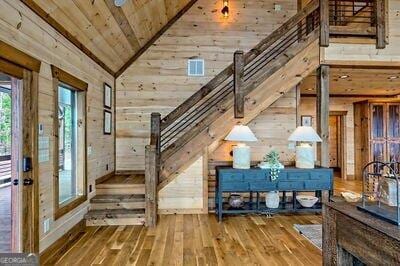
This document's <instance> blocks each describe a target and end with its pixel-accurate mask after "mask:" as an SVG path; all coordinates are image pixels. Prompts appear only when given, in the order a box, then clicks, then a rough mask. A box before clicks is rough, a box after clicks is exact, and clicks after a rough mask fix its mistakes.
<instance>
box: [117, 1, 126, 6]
mask: <svg viewBox="0 0 400 266" xmlns="http://www.w3.org/2000/svg"><path fill="white" fill-rule="evenodd" d="M125 2H126V0H114V5H115V6H116V7H121V6H123V5H124V4H125Z"/></svg>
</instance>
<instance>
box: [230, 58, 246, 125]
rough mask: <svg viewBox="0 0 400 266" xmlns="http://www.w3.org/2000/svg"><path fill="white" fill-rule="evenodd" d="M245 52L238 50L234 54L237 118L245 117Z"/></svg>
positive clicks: (234, 87)
mask: <svg viewBox="0 0 400 266" xmlns="http://www.w3.org/2000/svg"><path fill="white" fill-rule="evenodd" d="M243 75H244V53H243V51H236V52H235V53H234V55H233V91H234V93H235V108H234V110H235V118H244V88H243Z"/></svg>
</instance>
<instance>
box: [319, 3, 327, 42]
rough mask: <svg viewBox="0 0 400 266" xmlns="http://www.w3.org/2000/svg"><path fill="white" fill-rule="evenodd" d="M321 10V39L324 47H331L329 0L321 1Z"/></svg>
mask: <svg viewBox="0 0 400 266" xmlns="http://www.w3.org/2000/svg"><path fill="white" fill-rule="evenodd" d="M319 9H320V37H319V44H320V46H322V47H328V46H329V0H319Z"/></svg>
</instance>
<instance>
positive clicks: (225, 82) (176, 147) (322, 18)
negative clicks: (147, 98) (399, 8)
mask: <svg viewBox="0 0 400 266" xmlns="http://www.w3.org/2000/svg"><path fill="white" fill-rule="evenodd" d="M332 1H334V0H313V1H311V2H310V3H309V4H308V5H307V6H306V7H305V8H303V9H302V10H301V11H299V12H298V13H297V14H296V15H294V16H293V17H291V18H290V19H289V20H288V21H287V22H285V23H284V24H283V25H282V26H280V27H279V28H278V29H276V30H275V31H274V32H273V33H272V34H270V35H269V36H268V37H266V38H265V39H264V40H262V41H261V42H260V43H258V44H257V45H256V46H255V47H254V48H253V49H251V50H250V51H248V52H247V53H244V52H243V51H236V52H235V54H234V56H233V63H232V64H231V65H229V66H228V67H227V68H225V69H224V70H223V71H222V72H220V73H219V74H218V75H217V76H215V77H214V78H213V79H212V80H210V81H209V82H208V83H207V84H206V85H204V86H203V87H202V88H201V89H200V90H198V91H197V92H196V93H194V94H193V95H192V96H191V97H190V98H188V99H187V100H186V101H185V102H183V103H182V104H181V105H179V106H178V107H177V108H176V109H174V110H173V111H172V112H171V113H169V114H168V115H167V116H165V117H162V118H161V115H160V114H159V113H152V115H151V133H150V144H149V145H147V146H146V171H145V180H146V223H147V225H149V226H154V225H156V223H157V193H158V191H159V190H160V189H161V188H163V187H165V186H166V185H167V184H169V183H170V182H171V181H172V180H173V179H174V178H175V177H176V176H178V175H179V174H180V173H182V171H184V170H185V169H186V168H187V167H188V166H190V165H191V164H192V163H193V162H194V161H196V160H197V159H199V157H200V156H201V155H202V153H203V151H204V148H208V152H212V151H213V150H215V149H216V148H217V147H218V146H219V144H220V143H221V141H222V140H223V138H224V137H225V136H226V134H228V132H229V131H230V130H231V129H232V127H233V126H234V125H235V124H247V123H248V122H250V121H251V120H252V119H254V118H255V117H257V115H259V114H260V113H261V112H262V111H263V110H265V109H266V108H268V107H269V106H270V105H271V104H272V103H274V102H275V101H276V100H278V99H279V98H280V97H281V96H282V95H284V94H285V93H287V92H288V91H289V90H291V89H292V88H294V87H295V86H296V85H297V84H298V83H299V82H301V81H302V80H303V79H304V78H305V77H307V76H308V75H310V74H311V73H313V72H314V71H315V70H316V69H317V68H319V67H320V48H321V47H326V46H328V45H329V40H330V39H329V38H330V17H331V16H332V12H331V11H332V8H331V7H330V6H331V2H332ZM349 1H350V0H349ZM365 1H367V0H365ZM368 1H369V0H368ZM371 1H372V0H371ZM375 1H378V2H382V0H375ZM377 6H380V7H383V5H377ZM366 10H368V9H367V8H366V9H364V10H362V11H363V12H365V11H366ZM382 10H383V9H382V8H380V11H378V10H377V11H376V12H375V11H374V13H373V16H375V20H376V21H377V23H376V25H375V26H376V34H375V35H374V36H375V37H376V39H377V47H378V48H379V47H381V48H382V47H384V30H383V29H384V28H383V27H382V19H381V18H382ZM359 12H361V11H359ZM359 12H358V13H357V12H353V13H352V14H353V16H360V15H359ZM354 21H355V20H354ZM354 21H353V22H354ZM322 68H324V69H325V68H326V66H322V67H321V69H322ZM324 73H325V72H324ZM321 75H322V74H321ZM324 95H325V94H324ZM321 127H322V126H321Z"/></svg>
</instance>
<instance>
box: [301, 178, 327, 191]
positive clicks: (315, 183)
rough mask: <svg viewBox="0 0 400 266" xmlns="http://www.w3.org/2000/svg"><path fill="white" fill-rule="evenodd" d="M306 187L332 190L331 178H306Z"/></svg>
mask: <svg viewBox="0 0 400 266" xmlns="http://www.w3.org/2000/svg"><path fill="white" fill-rule="evenodd" d="M304 188H305V189H310V190H331V189H332V184H331V182H329V180H328V181H321V180H306V181H304Z"/></svg>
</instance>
